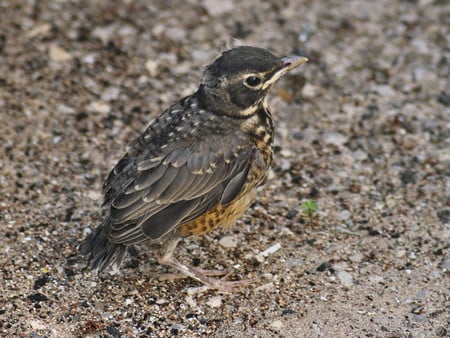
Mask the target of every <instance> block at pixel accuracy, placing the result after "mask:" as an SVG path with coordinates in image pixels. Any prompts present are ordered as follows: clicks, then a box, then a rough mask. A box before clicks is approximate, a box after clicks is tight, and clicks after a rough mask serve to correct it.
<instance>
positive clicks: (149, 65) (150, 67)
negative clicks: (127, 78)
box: [145, 60, 159, 77]
mask: <svg viewBox="0 0 450 338" xmlns="http://www.w3.org/2000/svg"><path fill="white" fill-rule="evenodd" d="M158 67H159V63H158V61H156V60H147V61H145V69H147V71H148V74H149V75H150V76H152V77H154V76H156V75H157V74H158Z"/></svg>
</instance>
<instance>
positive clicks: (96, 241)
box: [78, 224, 127, 272]
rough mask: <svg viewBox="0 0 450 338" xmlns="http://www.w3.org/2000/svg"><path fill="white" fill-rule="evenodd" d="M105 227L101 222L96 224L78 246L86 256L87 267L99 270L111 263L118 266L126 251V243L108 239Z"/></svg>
mask: <svg viewBox="0 0 450 338" xmlns="http://www.w3.org/2000/svg"><path fill="white" fill-rule="evenodd" d="M105 228H106V227H105V225H103V224H102V225H100V226H98V227H97V229H95V231H94V232H92V233H91V234H89V235H88V236H87V237H86V238H85V239H84V240H83V242H82V243H81V244H80V246H79V247H78V250H79V251H80V253H81V254H82V255H84V256H86V257H87V259H88V265H89V267H90V268H91V269H93V270H98V271H99V272H101V271H104V270H105V269H106V268H108V267H110V266H113V265H117V267H119V266H120V263H121V262H122V260H123V257H124V256H125V253H126V251H127V246H126V245H124V244H117V243H113V242H110V241H109V240H108V234H107V232H106V229H105Z"/></svg>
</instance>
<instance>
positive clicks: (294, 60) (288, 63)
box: [281, 56, 308, 74]
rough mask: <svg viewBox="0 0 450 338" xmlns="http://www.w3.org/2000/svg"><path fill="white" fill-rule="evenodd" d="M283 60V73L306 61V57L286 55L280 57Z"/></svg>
mask: <svg viewBox="0 0 450 338" xmlns="http://www.w3.org/2000/svg"><path fill="white" fill-rule="evenodd" d="M281 61H283V62H284V67H283V68H282V71H283V74H284V73H286V72H288V71H290V70H291V69H294V68H296V67H298V66H300V65H302V64H304V63H305V62H308V59H307V58H305V57H303V56H286V57H284V58H282V59H281Z"/></svg>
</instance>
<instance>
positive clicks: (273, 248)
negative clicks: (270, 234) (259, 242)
mask: <svg viewBox="0 0 450 338" xmlns="http://www.w3.org/2000/svg"><path fill="white" fill-rule="evenodd" d="M279 249H281V244H280V243H276V244H274V245H272V246H271V247H269V248H267V249H266V250H264V251H261V252H260V253H259V254H260V255H261V256H262V257H267V256H269V255H271V254H273V253H275V252H277V251H278V250H279Z"/></svg>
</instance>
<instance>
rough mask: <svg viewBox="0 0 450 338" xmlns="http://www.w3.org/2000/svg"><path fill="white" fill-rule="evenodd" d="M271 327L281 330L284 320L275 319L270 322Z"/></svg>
mask: <svg viewBox="0 0 450 338" xmlns="http://www.w3.org/2000/svg"><path fill="white" fill-rule="evenodd" d="M270 328H271V329H273V330H281V329H282V328H283V322H282V321H281V320H275V321H273V322H272V323H271V324H270Z"/></svg>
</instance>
